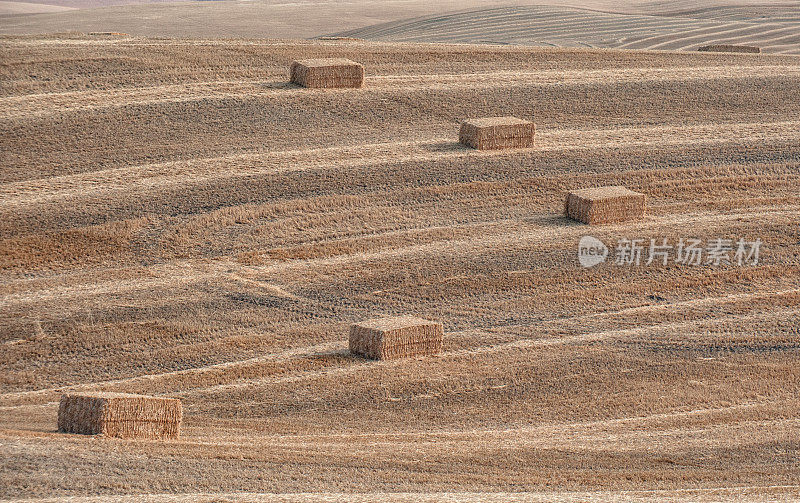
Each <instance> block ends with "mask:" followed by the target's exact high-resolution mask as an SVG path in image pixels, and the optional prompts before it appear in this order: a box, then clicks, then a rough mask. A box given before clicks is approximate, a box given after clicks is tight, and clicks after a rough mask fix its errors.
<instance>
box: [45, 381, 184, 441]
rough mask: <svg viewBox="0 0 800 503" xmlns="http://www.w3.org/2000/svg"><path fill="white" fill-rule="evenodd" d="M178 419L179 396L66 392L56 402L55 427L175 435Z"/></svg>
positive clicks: (118, 433) (89, 432)
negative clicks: (177, 397)
mask: <svg viewBox="0 0 800 503" xmlns="http://www.w3.org/2000/svg"><path fill="white" fill-rule="evenodd" d="M182 419H183V407H182V405H181V401H180V400H178V399H176V398H161V397H152V396H144V395H133V394H130V393H105V392H94V393H68V394H64V395H61V402H60V403H59V406H58V431H61V432H65V433H80V434H84V435H105V436H109V437H119V438H147V439H168V438H178V437H179V436H180V429H181V420H182Z"/></svg>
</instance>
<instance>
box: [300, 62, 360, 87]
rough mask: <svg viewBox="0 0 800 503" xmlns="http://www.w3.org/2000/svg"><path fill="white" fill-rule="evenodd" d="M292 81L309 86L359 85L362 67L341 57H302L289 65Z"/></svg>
mask: <svg viewBox="0 0 800 503" xmlns="http://www.w3.org/2000/svg"><path fill="white" fill-rule="evenodd" d="M291 74H292V75H291V80H292V83H294V84H298V85H301V86H303V87H311V88H342V87H361V86H362V85H363V83H364V67H363V66H361V65H360V64H359V63H356V62H355V61H350V60H349V59H343V58H326V59H304V60H301V61H295V62H294V63H292V67H291Z"/></svg>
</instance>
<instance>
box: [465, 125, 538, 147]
mask: <svg viewBox="0 0 800 503" xmlns="http://www.w3.org/2000/svg"><path fill="white" fill-rule="evenodd" d="M535 134H536V125H535V124H534V123H533V122H530V121H526V120H523V119H518V118H516V117H486V118H483V119H470V120H467V121H464V122H463V123H461V131H460V132H459V134H458V141H459V142H460V143H462V144H464V145H466V146H468V147H472V148H475V149H478V150H491V149H504V148H529V147H533V144H534V135H535Z"/></svg>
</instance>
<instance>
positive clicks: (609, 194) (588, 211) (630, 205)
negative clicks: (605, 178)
mask: <svg viewBox="0 0 800 503" xmlns="http://www.w3.org/2000/svg"><path fill="white" fill-rule="evenodd" d="M645 205H646V196H645V195H644V194H640V193H639V192H634V191H632V190H628V189H626V188H625V187H620V186H611V187H597V188H593V189H583V190H576V191H573V192H570V193H569V195H568V196H567V200H566V203H565V208H564V213H565V214H566V216H568V217H569V218H572V219H574V220H578V221H579V222H583V223H585V224H610V223H618V222H629V221H632V220H640V219H642V218H644V213H645Z"/></svg>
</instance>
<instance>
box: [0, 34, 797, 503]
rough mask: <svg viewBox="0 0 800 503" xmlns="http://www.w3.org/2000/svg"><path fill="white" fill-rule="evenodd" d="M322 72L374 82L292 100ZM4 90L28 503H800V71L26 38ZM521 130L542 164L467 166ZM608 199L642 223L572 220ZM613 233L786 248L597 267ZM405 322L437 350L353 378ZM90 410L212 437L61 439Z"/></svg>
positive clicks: (498, 54) (608, 53) (6, 53)
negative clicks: (360, 66)
mask: <svg viewBox="0 0 800 503" xmlns="http://www.w3.org/2000/svg"><path fill="white" fill-rule="evenodd" d="M326 56H336V57H348V58H350V59H354V60H357V61H360V62H362V63H364V65H365V67H366V70H367V77H366V81H365V87H364V88H363V89H360V90H305V89H300V88H297V87H295V86H292V85H289V84H287V82H286V81H287V77H288V66H289V63H290V62H291V61H292V60H293V59H302V58H307V57H326ZM0 82H1V83H2V86H1V87H0V94H1V95H2V97H0V104H2V106H0V164H1V165H2V172H0V236H1V237H0V328H1V329H0V347H2V351H0V368H2V372H0V459H2V462H1V463H0V482H1V483H0V497H2V498H8V499H13V498H29V499H33V500H37V501H41V500H43V499H45V498H58V497H64V496H76V497H78V499H77V501H83V499H81V497H87V498H86V499H87V500H91V501H95V500H100V501H118V500H120V496H121V495H129V496H130V498H131V500H146V501H202V500H207V501H219V500H223V499H227V500H231V501H251V500H253V501H256V500H257V501H300V500H318V501H339V500H341V501H372V500H375V499H376V498H382V499H386V500H393V501H443V500H445V501H446V500H447V499H448V498H449V499H451V500H464V501H493V500H496V501H522V500H526V501H552V500H567V501H586V500H590V501H630V500H640V501H673V500H676V499H688V500H693V501H696V500H709V501H710V500H735V499H741V500H760V499H763V500H767V499H769V498H773V499H775V498H778V499H788V498H800V486H798V480H799V479H800V462H798V455H799V454H800V420H799V419H798V418H800V416H799V415H798V412H800V410H798V409H800V402H798V400H797V397H798V392H800V385H798V382H800V366H798V363H799V362H800V353H799V352H798V350H799V349H800V322H798V313H800V227H799V226H798V215H799V214H800V190H798V189H799V188H800V169H799V168H800V100H797V99H796V98H797V96H798V95H800V59H798V58H797V57H791V56H773V55H756V56H754V55H722V54H689V53H682V54H681V53H657V52H645V51H613V50H580V49H535V48H518V47H498V46H469V45H461V46H457V45H424V44H394V43H393V44H389V43H368V42H356V41H330V42H319V41H318V42H280V41H264V40H247V41H232V40H227V41H224V40H194V41H189V40H163V39H145V38H125V37H108V38H101V39H98V38H97V37H84V36H72V37H65V38H60V37H33V36H29V37H5V38H2V39H0ZM494 115H514V116H518V117H522V118H532V119H533V120H534V121H535V122H536V124H537V136H536V138H537V146H536V148H534V149H525V150H518V151H512V152H509V151H500V152H478V151H473V150H469V149H466V148H463V147H461V146H459V145H458V144H457V143H456V141H457V137H458V125H459V123H460V121H461V120H463V119H466V118H470V117H480V116H494ZM599 185H625V186H627V187H629V188H631V189H633V190H636V191H639V192H644V193H646V194H647V196H648V204H649V212H648V216H647V218H646V220H645V221H643V222H638V223H633V224H618V225H610V226H604V227H592V228H587V227H585V226H582V225H579V224H577V223H575V222H571V221H569V220H567V219H565V218H564V217H562V216H561V211H562V207H563V200H564V196H565V193H566V192H567V191H568V190H570V189H575V188H584V187H590V186H599ZM586 234H591V235H593V236H595V237H597V238H599V239H601V240H603V241H604V242H605V243H606V244H608V245H609V246H610V247H611V248H612V253H613V247H614V245H615V244H616V243H617V241H618V240H619V239H621V238H629V239H630V238H636V239H643V240H645V242H647V243H649V240H650V239H651V238H654V239H657V240H659V241H660V240H662V239H664V238H666V239H668V240H669V242H671V243H677V241H678V240H679V239H680V238H699V239H702V240H703V241H704V242H705V243H707V242H709V241H711V240H713V239H716V238H731V239H738V238H745V239H747V240H748V241H753V240H755V239H761V240H762V242H763V246H762V248H761V255H760V260H759V263H758V264H752V263H746V264H745V265H743V266H739V265H738V264H732V265H720V266H713V265H702V266H693V265H682V264H675V263H674V262H670V263H669V264H668V265H666V266H664V265H657V264H655V263H654V264H650V265H644V264H642V265H640V266H638V267H636V266H628V265H616V264H614V263H606V264H603V265H599V266H597V267H594V268H591V269H584V268H582V267H581V266H580V265H579V264H578V260H577V247H578V240H579V239H580V238H581V237H582V236H584V235H586ZM383 314H387V315H389V314H415V315H419V316H424V317H429V318H434V319H439V320H441V321H442V322H443V323H444V325H445V337H446V339H445V349H444V352H443V354H442V355H440V356H438V357H432V358H424V359H412V360H401V361H393V362H373V361H367V360H363V359H360V358H356V357H353V356H350V355H349V354H348V352H347V341H346V338H347V329H348V326H349V324H350V323H352V322H354V321H359V320H362V319H364V318H369V317H373V316H376V315H383ZM63 390H109V391H126V392H135V393H146V394H156V395H165V396H172V397H179V398H181V399H182V400H183V403H184V407H185V431H184V435H183V437H182V438H181V440H178V441H171V442H162V443H159V442H144V441H120V440H103V439H97V438H91V437H84V436H77V435H66V434H60V433H57V432H56V431H55V413H56V409H57V400H58V397H59V395H60V393H61V391H63ZM297 493H302V494H297ZM307 493H315V494H313V495H312V494H307ZM352 493H363V494H361V496H359V497H358V498H360V499H358V498H356V497H355V496H353V495H352ZM388 493H392V494H388ZM445 493H448V494H445ZM490 493H491V494H490ZM512 493H513V494H512ZM88 496H97V498H96V499H89V498H88Z"/></svg>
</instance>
